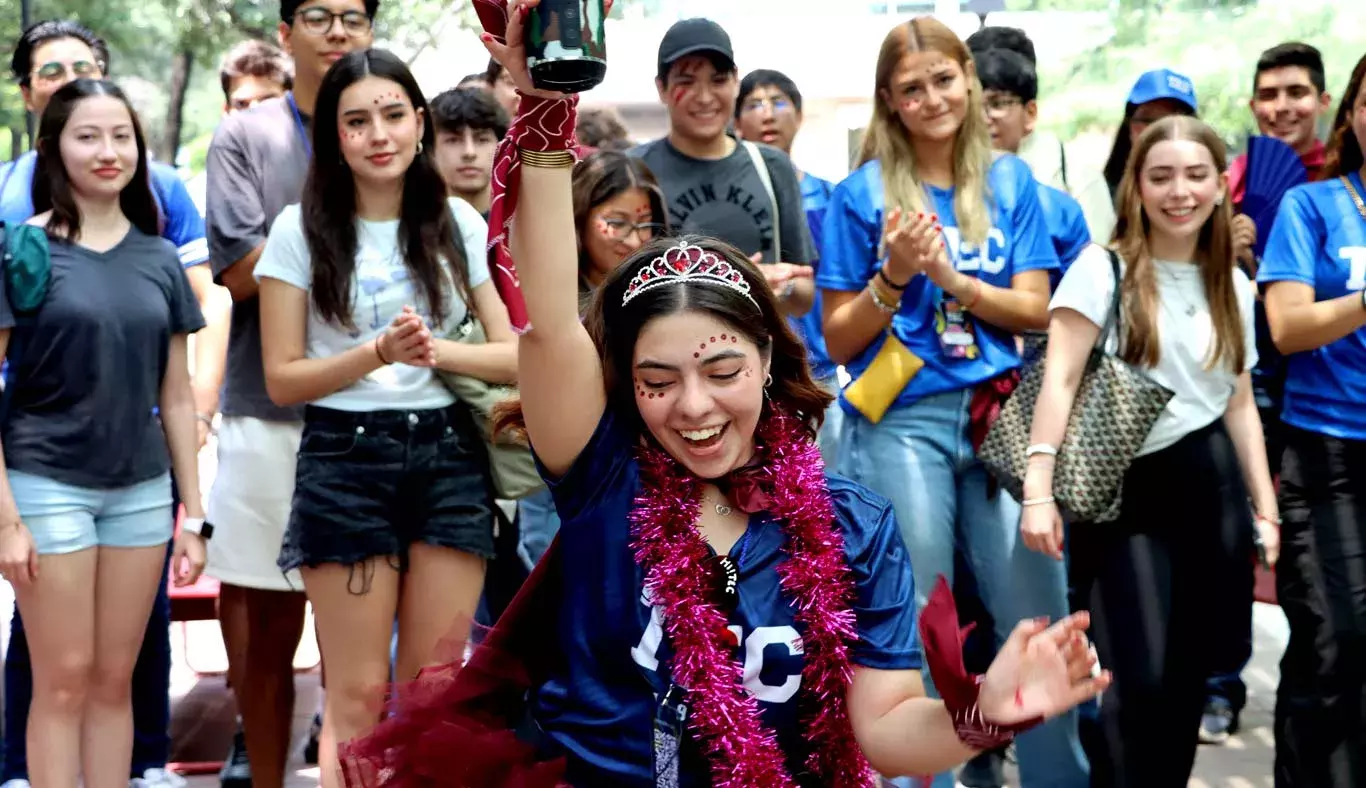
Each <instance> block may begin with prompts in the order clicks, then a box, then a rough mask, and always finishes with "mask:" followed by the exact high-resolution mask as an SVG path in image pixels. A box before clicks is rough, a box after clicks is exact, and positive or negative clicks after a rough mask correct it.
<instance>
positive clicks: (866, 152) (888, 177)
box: [858, 16, 992, 244]
mask: <svg viewBox="0 0 1366 788" xmlns="http://www.w3.org/2000/svg"><path fill="white" fill-rule="evenodd" d="M916 52H937V53H939V54H941V55H943V56H945V57H947V58H951V59H952V60H954V61H956V62H957V63H958V65H959V66H960V67H961V68H962V69H963V75H964V77H965V78H966V79H967V81H968V109H967V115H966V116H965V117H964V118H963V125H962V126H960V127H959V128H958V138H957V140H956V141H955V142H954V146H953V181H954V197H953V213H954V217H955V218H956V219H957V222H958V227H959V229H960V230H961V231H962V233H963V239H964V240H967V241H970V242H972V243H976V244H980V243H984V242H985V241H986V238H987V233H988V232H990V231H991V213H990V211H989V210H988V205H987V202H988V200H989V199H990V193H989V189H988V186H987V172H988V171H989V170H990V169H991V161H992V158H991V133H990V131H989V130H988V129H987V122H986V114H985V111H984V110H983V107H982V86H981V84H980V83H979V82H978V81H977V70H976V66H975V65H973V60H972V53H971V52H969V51H968V47H967V44H964V43H963V40H962V39H960V38H959V37H958V35H957V34H956V33H954V32H953V31H952V30H950V29H949V27H948V26H947V25H945V24H944V23H943V22H940V21H939V20H937V19H935V18H934V17H931V16H918V17H916V18H915V19H912V20H911V21H910V22H907V23H905V24H899V25H897V26H896V27H894V28H892V29H891V31H890V32H889V33H887V36H886V37H885V38H884V39H883V40H882V48H881V50H879V51H878V56H877V71H876V73H877V80H876V83H875V85H874V90H873V118H872V120H870V121H869V122H868V128H867V130H866V131H864V133H863V145H862V148H861V150H860V152H859V161H858V163H859V165H860V166H861V165H863V164H865V163H867V162H869V161H872V160H874V159H877V160H878V161H880V162H882V184H883V189H884V192H885V194H886V200H885V203H884V204H885V205H886V206H887V209H888V210H891V209H892V208H894V207H897V206H900V207H901V208H903V209H905V210H909V211H919V210H922V209H923V208H924V207H925V189H924V187H923V186H922V185H921V183H920V175H919V173H918V172H917V171H916V161H915V149H914V147H913V146H912V145H911V139H910V132H909V131H908V130H907V128H906V126H905V125H904V124H903V123H902V122H901V118H899V117H898V116H897V114H896V113H895V112H894V111H892V110H891V109H890V108H888V106H887V99H886V98H885V97H886V96H888V95H891V91H892V77H893V76H895V75H896V69H897V66H899V65H901V60H902V58H904V57H905V56H906V55H909V54H913V53H916Z"/></svg>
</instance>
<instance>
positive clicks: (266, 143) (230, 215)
mask: <svg viewBox="0 0 1366 788" xmlns="http://www.w3.org/2000/svg"><path fill="white" fill-rule="evenodd" d="M300 117H301V119H302V121H303V122H304V124H305V128H307V124H308V121H309V118H308V116H306V115H304V116H300ZM309 133H312V132H311V131H310V132H309ZM307 175H308V147H307V146H306V144H305V141H304V138H303V130H301V129H300V128H299V122H298V121H296V120H295V117H294V111H293V110H292V109H291V108H290V105H289V102H288V101H287V100H286V99H282V98H280V99H269V100H267V101H263V102H261V103H260V104H257V105H256V106H255V107H252V108H251V109H249V110H245V111H242V112H234V113H233V114H231V115H229V116H228V117H226V118H224V119H223V122H222V124H220V125H219V127H218V131H217V132H215V133H214V135H213V143H212V144H211V145H210V146H209V157H208V186H207V193H206V198H207V203H208V204H207V206H206V207H207V208H208V211H207V214H208V215H207V217H206V218H207V225H206V229H207V233H206V234H207V235H208V239H209V260H210V262H211V263H212V264H213V275H214V277H215V279H220V278H221V277H222V274H223V272H224V271H225V270H227V269H228V268H229V267H230V266H231V265H232V264H233V263H235V262H237V261H238V260H241V259H242V258H243V257H245V256H246V255H247V254H248V253H250V252H251V251H252V250H253V249H255V248H256V247H258V246H260V245H261V244H263V243H265V242H266V235H267V234H269V232H270V225H271V223H272V222H274V221H275V217H276V216H278V215H279V214H280V211H282V210H284V207H285V206H286V205H292V204H293V203H297V202H299V200H300V199H301V198H302V196H303V190H304V178H305V177H306V176H307ZM220 409H221V410H222V411H223V415H225V416H249V417H251V418H257V419H265V420H267V421H299V420H301V419H302V418H303V409H302V408H301V407H299V408H282V407H280V406H278V405H276V404H275V403H273V402H271V401H270V396H269V395H267V394H266V375H265V369H264V367H263V366H262V364H261V311H260V301H259V300H258V299H256V298H250V299H247V300H246V301H237V302H235V303H234V304H233V305H232V332H231V334H230V335H229V338H228V363H227V369H226V370H225V373H224V382H223V403H222V406H221V408H220Z"/></svg>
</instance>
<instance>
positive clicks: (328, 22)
mask: <svg viewBox="0 0 1366 788" xmlns="http://www.w3.org/2000/svg"><path fill="white" fill-rule="evenodd" d="M294 18H295V19H298V20H299V22H300V24H302V25H303V27H304V30H307V31H308V32H309V33H312V34H313V35H315V36H322V35H327V33H328V31H330V30H331V29H332V24H333V22H334V21H335V20H338V19H340V20H341V23H342V30H345V31H346V34H347V35H348V36H363V35H365V34H366V33H368V32H370V28H371V27H372V25H373V23H372V22H371V20H370V17H368V16H366V15H365V13H364V12H362V11H344V12H342V13H340V14H338V13H334V12H332V11H328V10H327V9H326V8H320V7H318V6H313V7H312V8H305V9H303V10H302V11H300V12H298V13H297V14H295V15H294Z"/></svg>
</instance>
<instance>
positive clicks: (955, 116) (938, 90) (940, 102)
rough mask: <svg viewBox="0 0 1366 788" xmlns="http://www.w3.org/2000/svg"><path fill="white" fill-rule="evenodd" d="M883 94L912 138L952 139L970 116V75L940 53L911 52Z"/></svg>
mask: <svg viewBox="0 0 1366 788" xmlns="http://www.w3.org/2000/svg"><path fill="white" fill-rule="evenodd" d="M879 94H880V98H881V99H882V101H883V102H884V103H885V104H886V105H887V110H888V111H889V112H890V113H892V114H894V115H895V116H896V117H898V118H900V120H901V125H902V126H904V127H905V128H906V131H907V132H909V133H910V135H911V138H912V139H917V140H924V141H926V142H946V141H948V140H952V139H953V138H954V137H955V135H957V134H958V130H959V129H960V128H962V126H963V119H964V118H966V117H967V113H968V75H967V73H966V72H965V71H964V70H963V67H962V66H960V65H959V64H958V61H957V60H954V59H953V58H951V57H949V56H948V55H944V54H941V53H939V52H934V51H929V52H910V53H907V54H906V55H905V56H903V57H902V58H901V62H900V63H899V64H898V65H897V67H896V70H895V71H893V72H892V78H891V79H890V80H889V81H888V87H886V88H884V89H882V90H880V91H879Z"/></svg>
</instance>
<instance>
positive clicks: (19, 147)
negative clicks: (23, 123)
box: [9, 126, 24, 159]
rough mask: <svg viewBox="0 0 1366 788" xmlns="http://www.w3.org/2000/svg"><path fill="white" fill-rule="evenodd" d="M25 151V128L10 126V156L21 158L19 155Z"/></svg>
mask: <svg viewBox="0 0 1366 788" xmlns="http://www.w3.org/2000/svg"><path fill="white" fill-rule="evenodd" d="M23 152H24V130H23V129H21V128H16V127H14V126H10V128H9V157H10V158H11V159H17V158H19V155H20V154H21V153H23Z"/></svg>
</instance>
